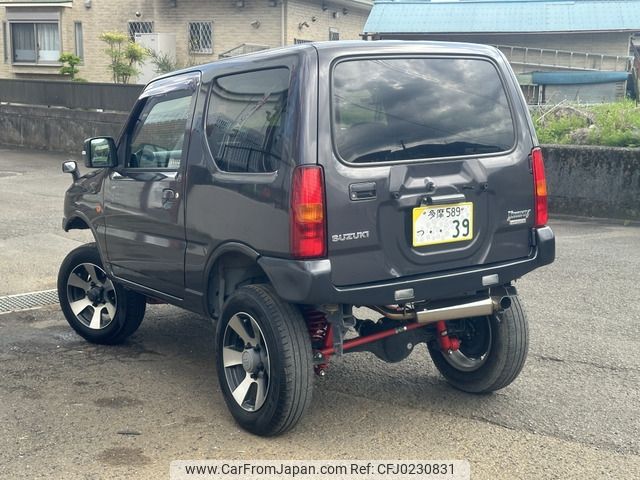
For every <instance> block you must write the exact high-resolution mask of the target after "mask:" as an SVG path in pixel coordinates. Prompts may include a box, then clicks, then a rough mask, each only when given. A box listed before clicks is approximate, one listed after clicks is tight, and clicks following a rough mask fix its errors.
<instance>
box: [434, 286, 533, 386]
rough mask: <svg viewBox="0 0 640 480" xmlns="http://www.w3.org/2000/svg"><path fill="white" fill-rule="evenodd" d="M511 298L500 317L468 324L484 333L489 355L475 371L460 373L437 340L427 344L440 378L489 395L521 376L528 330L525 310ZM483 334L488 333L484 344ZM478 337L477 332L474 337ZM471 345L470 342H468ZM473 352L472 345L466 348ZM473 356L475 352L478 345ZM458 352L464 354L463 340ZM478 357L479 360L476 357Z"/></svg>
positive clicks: (517, 300) (515, 299) (481, 318)
mask: <svg viewBox="0 0 640 480" xmlns="http://www.w3.org/2000/svg"><path fill="white" fill-rule="evenodd" d="M510 298H511V307H510V308H508V309H507V310H505V311H504V312H503V313H502V314H501V315H492V316H489V317H478V318H474V319H470V320H468V321H470V322H474V325H475V326H476V327H477V328H478V330H480V329H481V328H488V329H489V332H486V331H485V335H484V338H483V339H479V340H480V341H482V342H486V343H487V344H488V345H489V348H488V353H487V354H486V357H484V359H483V360H482V362H480V361H479V362H478V363H481V364H479V365H478V367H477V368H476V369H471V368H470V369H468V370H465V371H463V370H461V369H460V368H457V367H456V366H454V365H455V363H456V362H452V361H451V360H447V358H445V355H447V354H446V353H443V352H442V350H441V349H440V347H439V345H438V342H437V340H435V341H433V342H430V343H429V353H430V355H431V358H432V360H433V363H434V364H435V366H436V367H437V369H438V370H439V371H440V373H441V374H442V376H444V378H445V379H446V380H447V381H448V382H449V383H450V384H451V385H452V386H454V387H455V388H457V389H459V390H462V391H465V392H470V393H489V392H493V391H496V390H499V389H501V388H504V387H506V386H507V385H509V384H510V383H511V382H513V381H514V380H515V379H516V377H517V376H518V375H519V374H520V371H521V370H522V367H523V366H524V363H525V360H526V358H527V352H528V350H529V327H528V323H527V317H526V315H525V312H524V309H523V308H522V305H521V304H520V300H519V299H518V297H517V295H513V296H511V297H510ZM486 333H489V340H488V341H487V337H486ZM477 335H478V337H480V336H481V334H480V333H478V334H477ZM471 342H472V343H473V340H472V341H471ZM467 348H468V349H470V350H471V349H473V348H474V346H473V345H471V346H469V347H467ZM475 348H476V354H477V353H478V352H477V346H475ZM460 350H461V352H464V351H465V340H464V339H462V343H461V346H460ZM477 358H482V357H481V356H478V357H477Z"/></svg>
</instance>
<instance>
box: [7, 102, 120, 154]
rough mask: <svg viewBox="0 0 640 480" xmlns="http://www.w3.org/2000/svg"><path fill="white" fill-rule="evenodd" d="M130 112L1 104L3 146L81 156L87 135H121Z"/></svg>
mask: <svg viewBox="0 0 640 480" xmlns="http://www.w3.org/2000/svg"><path fill="white" fill-rule="evenodd" d="M127 115H128V114H126V113H119V112H118V113H105V112H96V111H86V110H72V109H67V108H55V107H51V108H48V107H39V106H31V105H29V106H26V105H0V145H7V146H14V147H24V148H30V149H36V150H51V151H55V152H67V153H73V154H76V155H79V154H80V152H81V151H82V142H83V141H84V139H85V138H89V137H96V136H104V135H108V136H112V137H117V136H118V134H119V133H120V130H121V128H122V126H123V125H124V122H125V121H126V119H127Z"/></svg>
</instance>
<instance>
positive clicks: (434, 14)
mask: <svg viewBox="0 0 640 480" xmlns="http://www.w3.org/2000/svg"><path fill="white" fill-rule="evenodd" d="M620 30H630V31H640V0H608V1H603V0H573V1H558V0H556V1H549V0H460V1H457V0H437V1H436V0H434V1H430V0H376V1H375V3H374V5H373V9H372V10H371V13H370V14H369V18H368V20H367V23H366V24H365V26H364V32H365V33H369V34H375V33H478V32H480V33H525V32H529V33H537V32H592V31H620Z"/></svg>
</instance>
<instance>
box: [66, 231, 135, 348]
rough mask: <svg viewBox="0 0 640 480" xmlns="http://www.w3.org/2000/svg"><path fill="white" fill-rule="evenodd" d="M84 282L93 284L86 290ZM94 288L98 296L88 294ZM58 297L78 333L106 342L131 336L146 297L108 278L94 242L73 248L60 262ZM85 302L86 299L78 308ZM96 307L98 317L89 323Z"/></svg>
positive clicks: (87, 338)
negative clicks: (94, 322) (95, 323)
mask: <svg viewBox="0 0 640 480" xmlns="http://www.w3.org/2000/svg"><path fill="white" fill-rule="evenodd" d="M90 270H91V273H90ZM72 275H73V277H72ZM92 277H94V278H92ZM84 284H86V285H88V286H89V287H92V286H93V285H95V286H94V287H92V288H90V289H89V291H88V290H87V289H86V288H83V286H82V285H84ZM94 288H97V290H98V291H100V292H99V293H98V294H96V295H97V296H98V297H99V298H96V297H95V296H93V297H92V296H91V295H92V292H91V290H93V289H94ZM58 299H59V300H60V307H61V308H62V313H64V316H65V318H66V319H67V322H69V325H71V328H73V329H74V330H75V331H76V332H77V333H78V335H80V336H81V337H83V338H84V339H85V340H87V341H89V342H92V343H99V344H107V345H115V344H118V343H122V342H123V341H124V340H126V339H127V338H128V337H129V336H131V335H132V334H133V333H134V332H135V331H136V330H137V329H138V327H139V326H140V324H141V323H142V320H143V318H144V312H145V308H146V297H144V296H143V295H140V294H138V293H135V292H132V291H131V290H128V289H126V288H124V287H123V286H121V285H119V284H118V283H116V282H113V281H112V280H110V279H108V278H107V275H106V273H105V272H104V267H103V266H102V261H101V259H100V254H99V253H98V249H97V247H96V245H95V243H88V244H86V245H82V246H81V247H78V248H76V249H74V250H72V251H71V252H70V253H69V254H68V255H67V256H66V258H65V259H64V261H63V262H62V265H61V266H60V270H59V272H58ZM94 300H95V301H94ZM86 302H89V303H88V304H87V305H86V307H84V309H82V310H80V311H79V310H78V309H79V308H82V305H83V304H84V303H86ZM78 303H79V304H80V306H77V305H78ZM72 305H73V307H72ZM73 308H75V309H76V311H75V312H74V310H73ZM96 310H98V312H99V313H98V314H97V315H98V317H100V318H99V319H97V325H94V326H93V327H92V326H91V325H93V315H94V313H95V312H96ZM89 317H91V320H90V319H89Z"/></svg>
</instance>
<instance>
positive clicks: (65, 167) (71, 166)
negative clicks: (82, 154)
mask: <svg viewBox="0 0 640 480" xmlns="http://www.w3.org/2000/svg"><path fill="white" fill-rule="evenodd" d="M62 173H70V174H71V176H72V177H73V181H74V182H75V181H76V180H78V176H79V174H78V164H77V163H76V162H74V161H73V160H69V161H67V162H63V163H62Z"/></svg>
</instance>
